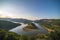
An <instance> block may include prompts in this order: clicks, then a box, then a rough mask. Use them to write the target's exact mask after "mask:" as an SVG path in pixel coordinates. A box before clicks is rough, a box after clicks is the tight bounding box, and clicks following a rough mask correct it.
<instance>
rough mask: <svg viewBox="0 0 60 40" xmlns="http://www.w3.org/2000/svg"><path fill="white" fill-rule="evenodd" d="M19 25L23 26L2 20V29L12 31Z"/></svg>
mask: <svg viewBox="0 0 60 40" xmlns="http://www.w3.org/2000/svg"><path fill="white" fill-rule="evenodd" d="M19 25H21V24H17V23H12V22H10V21H3V20H0V29H5V30H10V29H12V28H15V27H17V26H19Z"/></svg>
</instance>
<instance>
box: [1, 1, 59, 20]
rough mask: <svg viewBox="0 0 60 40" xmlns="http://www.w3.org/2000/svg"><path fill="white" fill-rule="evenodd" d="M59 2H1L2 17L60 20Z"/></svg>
mask: <svg viewBox="0 0 60 40" xmlns="http://www.w3.org/2000/svg"><path fill="white" fill-rule="evenodd" d="M59 2H60V1H59V0H0V16H1V15H3V16H9V17H13V18H15V17H16V18H25V19H32V20H34V19H43V18H60V15H59V14H60V13H59V4H60V3H59Z"/></svg>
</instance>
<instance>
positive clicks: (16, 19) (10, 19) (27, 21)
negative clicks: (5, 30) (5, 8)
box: [0, 18, 32, 23]
mask: <svg viewBox="0 0 60 40" xmlns="http://www.w3.org/2000/svg"><path fill="white" fill-rule="evenodd" d="M0 20H5V21H13V22H19V23H29V22H32V21H31V20H27V19H22V18H0Z"/></svg>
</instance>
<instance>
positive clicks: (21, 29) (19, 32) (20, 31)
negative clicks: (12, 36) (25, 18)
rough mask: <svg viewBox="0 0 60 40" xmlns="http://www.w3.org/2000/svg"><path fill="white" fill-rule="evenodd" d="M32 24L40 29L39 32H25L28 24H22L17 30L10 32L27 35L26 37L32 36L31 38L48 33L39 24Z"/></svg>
mask: <svg viewBox="0 0 60 40" xmlns="http://www.w3.org/2000/svg"><path fill="white" fill-rule="evenodd" d="M32 23H33V24H35V25H36V27H37V28H38V30H30V31H24V30H23V28H24V27H26V26H27V24H24V23H20V24H21V25H20V26H17V27H16V28H13V29H11V30H9V31H12V32H15V33H17V34H20V35H22V34H25V35H30V36H31V35H36V34H38V33H43V34H45V33H47V32H48V31H47V30H46V29H45V28H43V27H41V26H40V25H38V24H37V23H35V22H32Z"/></svg>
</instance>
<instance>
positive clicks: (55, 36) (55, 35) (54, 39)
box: [47, 31, 60, 40]
mask: <svg viewBox="0 0 60 40" xmlns="http://www.w3.org/2000/svg"><path fill="white" fill-rule="evenodd" d="M48 39H49V40H60V32H58V31H56V32H51V33H50V34H49V36H48V38H47V40H48Z"/></svg>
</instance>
